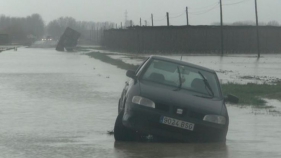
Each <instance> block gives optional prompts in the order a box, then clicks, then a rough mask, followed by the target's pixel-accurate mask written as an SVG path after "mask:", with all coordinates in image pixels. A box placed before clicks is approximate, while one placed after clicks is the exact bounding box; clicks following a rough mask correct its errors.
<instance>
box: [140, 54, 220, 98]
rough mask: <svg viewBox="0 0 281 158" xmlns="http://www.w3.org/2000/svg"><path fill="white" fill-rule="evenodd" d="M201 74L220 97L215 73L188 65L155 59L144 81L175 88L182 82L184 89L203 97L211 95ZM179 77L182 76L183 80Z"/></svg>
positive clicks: (145, 73)
mask: <svg viewBox="0 0 281 158" xmlns="http://www.w3.org/2000/svg"><path fill="white" fill-rule="evenodd" d="M199 72H200V73H201V74H202V75H203V76H204V77H205V78H206V80H207V81H208V83H209V85H210V87H211V89H212V91H213V92H214V96H215V97H219V96H220V91H219V85H218V81H217V77H216V75H215V74H214V73H211V72H207V71H204V70H200V69H196V68H193V67H189V66H186V65H179V64H176V63H172V62H167V61H162V60H157V59H153V60H152V62H151V63H150V64H149V66H148V68H147V69H146V71H145V72H144V73H143V76H142V79H143V80H147V81H151V82H156V83H158V84H164V85H169V86H174V87H180V80H181V81H182V84H181V88H182V89H186V90H189V91H193V92H195V93H200V94H203V95H210V92H209V90H208V89H207V87H206V85H205V83H204V81H203V77H202V76H201V75H200V74H199ZM179 74H180V75H179ZM179 76H181V79H180V77H179Z"/></svg>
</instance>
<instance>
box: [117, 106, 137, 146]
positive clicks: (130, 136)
mask: <svg viewBox="0 0 281 158" xmlns="http://www.w3.org/2000/svg"><path fill="white" fill-rule="evenodd" d="M123 115H124V112H120V113H119V114H118V116H117V118H116V121H115V126H114V138H115V140H116V141H134V140H136V131H134V130H131V129H129V128H127V127H125V126H124V125H123V123H122V118H123Z"/></svg>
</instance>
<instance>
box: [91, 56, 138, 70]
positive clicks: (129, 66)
mask: <svg viewBox="0 0 281 158" xmlns="http://www.w3.org/2000/svg"><path fill="white" fill-rule="evenodd" d="M87 55H89V56H90V57H93V58H95V59H98V60H100V61H103V62H105V63H109V64H111V65H115V66H117V67H118V68H120V69H124V70H136V69H137V68H138V66H137V65H133V64H128V63H125V62H123V61H122V60H120V59H113V58H110V57H109V56H107V55H106V54H104V53H100V52H90V53H87Z"/></svg>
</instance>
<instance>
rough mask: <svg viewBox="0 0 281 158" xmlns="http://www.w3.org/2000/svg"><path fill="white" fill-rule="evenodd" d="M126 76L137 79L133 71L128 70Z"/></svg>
mask: <svg viewBox="0 0 281 158" xmlns="http://www.w3.org/2000/svg"><path fill="white" fill-rule="evenodd" d="M126 76H128V77H130V78H132V79H136V78H137V76H136V73H135V71H132V70H128V71H127V72H126Z"/></svg>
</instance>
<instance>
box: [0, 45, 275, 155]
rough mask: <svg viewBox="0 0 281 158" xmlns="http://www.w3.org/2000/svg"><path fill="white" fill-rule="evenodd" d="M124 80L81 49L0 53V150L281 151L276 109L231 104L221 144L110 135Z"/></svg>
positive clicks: (61, 152) (107, 152)
mask: <svg viewBox="0 0 281 158" xmlns="http://www.w3.org/2000/svg"><path fill="white" fill-rule="evenodd" d="M237 71H238V70H237ZM257 71H258V70H257ZM126 80H127V78H126V76H125V71H124V70H121V69H118V68H116V67H115V66H112V65H110V64H106V63H103V62H101V61H99V60H96V59H94V58H89V57H88V56H86V55H82V53H65V52H56V51H55V50H53V49H31V48H19V49H18V51H13V50H11V51H5V52H2V53H0V83H1V84H0V99H1V100H0V158H11V157H13V158H68V157H71V158H80V157H81V158H93V157H120V158H123V157H125V158H126V157H128V158H129V157H190V158H193V157H196V158H197V157H208V158H210V157H214V158H217V157H222V158H236V157H237V158H238V157H239V158H240V157H245V158H264V157H270V158H272V157H276V158H279V157H281V152H280V148H281V117H280V115H272V114H271V113H270V112H269V111H268V110H262V109H253V108H251V107H248V108H241V107H237V106H233V105H232V106H230V105H228V110H229V115H230V126H229V132H228V135H227V141H226V144H214V143H211V144H199V143H198V144H196V143H195V144H182V143H148V142H147V143H143V142H131V143H126V142H115V141H114V138H113V136H112V135H108V134H107V131H111V130H112V129H113V126H114V121H115V118H116V116H117V102H118V99H119V97H120V92H121V90H122V88H123V86H124V82H125V81H126ZM279 103H280V102H276V106H281V105H280V104H279Z"/></svg>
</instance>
